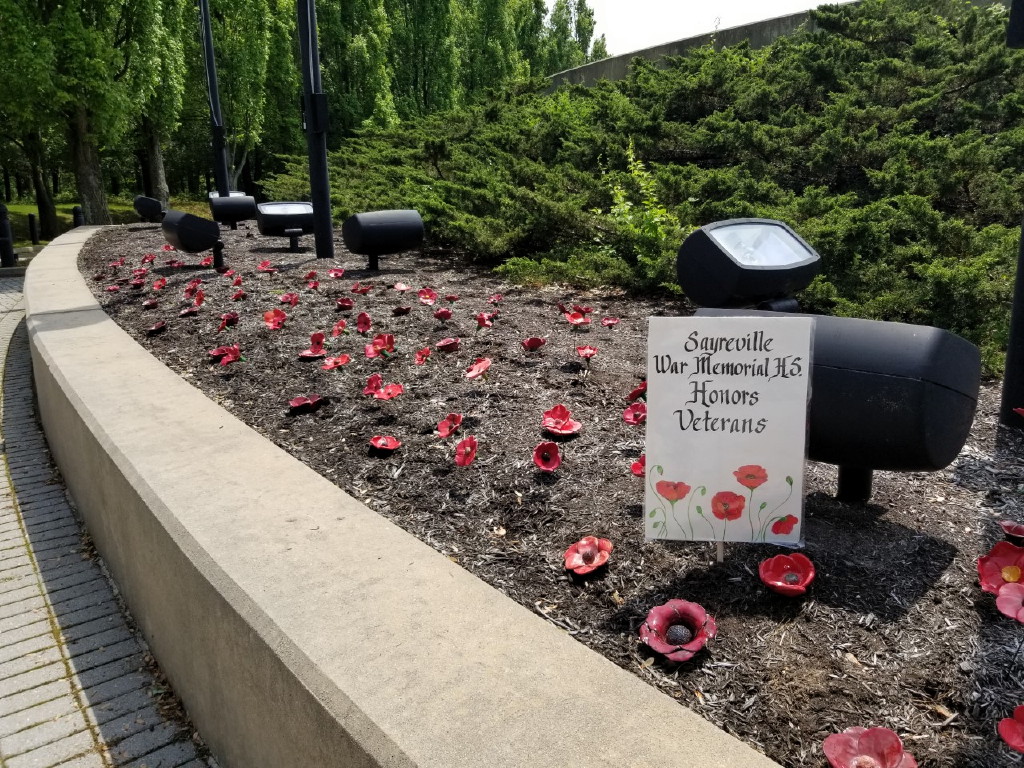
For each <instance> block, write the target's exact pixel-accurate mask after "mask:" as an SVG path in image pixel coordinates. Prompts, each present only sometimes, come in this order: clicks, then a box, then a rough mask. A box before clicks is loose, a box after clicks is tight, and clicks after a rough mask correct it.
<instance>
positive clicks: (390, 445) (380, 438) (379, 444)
mask: <svg viewBox="0 0 1024 768" xmlns="http://www.w3.org/2000/svg"><path fill="white" fill-rule="evenodd" d="M370 445H371V446H373V447H374V448H376V449H377V450H378V451H394V450H396V449H397V448H398V447H399V446H401V445H402V441H401V440H397V439H395V438H394V437H392V436H391V435H374V436H373V437H371V438H370Z"/></svg>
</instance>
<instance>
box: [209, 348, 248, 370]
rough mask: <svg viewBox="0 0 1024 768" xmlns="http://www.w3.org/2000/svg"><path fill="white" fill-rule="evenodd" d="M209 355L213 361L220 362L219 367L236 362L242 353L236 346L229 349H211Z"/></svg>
mask: <svg viewBox="0 0 1024 768" xmlns="http://www.w3.org/2000/svg"><path fill="white" fill-rule="evenodd" d="M209 355H210V357H212V358H213V359H214V360H220V364H221V365H227V364H228V363H233V362H235V361H236V360H241V359H242V351H241V350H240V349H239V347H238V345H237V344H234V345H233V346H230V347H217V348H216V349H211V350H210V352H209Z"/></svg>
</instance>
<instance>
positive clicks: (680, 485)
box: [654, 480, 690, 504]
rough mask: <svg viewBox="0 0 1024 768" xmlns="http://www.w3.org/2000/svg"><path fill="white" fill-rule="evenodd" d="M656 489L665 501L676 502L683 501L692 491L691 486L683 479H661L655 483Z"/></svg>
mask: <svg viewBox="0 0 1024 768" xmlns="http://www.w3.org/2000/svg"><path fill="white" fill-rule="evenodd" d="M654 490H655V491H657V493H658V495H659V496H661V497H662V498H664V499H665V501H667V502H669V503H670V504H675V503H676V502H677V501H682V500H683V499H685V498H686V494H688V493H689V492H690V486H688V485H687V484H686V483H684V482H682V481H679V482H674V481H672V480H659V481H658V482H656V483H655V484H654Z"/></svg>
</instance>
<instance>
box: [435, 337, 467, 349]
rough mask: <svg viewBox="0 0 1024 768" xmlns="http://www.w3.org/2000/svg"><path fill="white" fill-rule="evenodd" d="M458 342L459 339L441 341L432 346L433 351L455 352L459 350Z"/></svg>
mask: <svg viewBox="0 0 1024 768" xmlns="http://www.w3.org/2000/svg"><path fill="white" fill-rule="evenodd" d="M460 341H461V339H458V338H447V339H441V340H440V341H439V342H437V344H435V345H434V349H436V350H438V351H439V352H455V351H456V350H458V348H459V342H460Z"/></svg>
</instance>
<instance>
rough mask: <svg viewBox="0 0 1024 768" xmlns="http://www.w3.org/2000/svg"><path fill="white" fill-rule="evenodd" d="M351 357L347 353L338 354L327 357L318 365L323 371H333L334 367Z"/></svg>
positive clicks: (341, 364) (344, 362) (343, 363)
mask: <svg viewBox="0 0 1024 768" xmlns="http://www.w3.org/2000/svg"><path fill="white" fill-rule="evenodd" d="M351 359H352V358H351V357H349V356H348V355H338V356H337V357H328V358H327V359H326V360H324V364H323V365H321V366H320V368H321V369H323V370H325V371H333V370H334V369H335V368H340V367H341V366H343V365H345V364H347V363H348V362H349V361H350V360H351Z"/></svg>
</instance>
